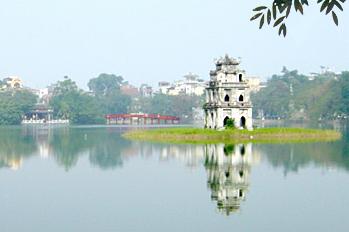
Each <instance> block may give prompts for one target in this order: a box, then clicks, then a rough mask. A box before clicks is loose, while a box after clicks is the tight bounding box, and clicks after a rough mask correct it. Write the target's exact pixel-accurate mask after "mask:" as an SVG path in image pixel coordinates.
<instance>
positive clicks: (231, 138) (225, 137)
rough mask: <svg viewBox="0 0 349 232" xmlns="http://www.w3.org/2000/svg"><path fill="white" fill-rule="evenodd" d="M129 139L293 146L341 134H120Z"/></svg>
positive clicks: (183, 130)
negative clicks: (285, 144) (288, 144)
mask: <svg viewBox="0 0 349 232" xmlns="http://www.w3.org/2000/svg"><path fill="white" fill-rule="evenodd" d="M123 137H125V138H127V139H132V140H140V141H153V142H171V143H244V142H254V143H294V142H320V141H334V140H338V139H340V138H341V133H339V132H337V131H333V130H317V129H305V128H261V129H255V130H253V131H248V130H237V129H229V130H223V131H216V130H210V129H200V128H165V129H150V130H133V131H129V132H126V133H125V134H123Z"/></svg>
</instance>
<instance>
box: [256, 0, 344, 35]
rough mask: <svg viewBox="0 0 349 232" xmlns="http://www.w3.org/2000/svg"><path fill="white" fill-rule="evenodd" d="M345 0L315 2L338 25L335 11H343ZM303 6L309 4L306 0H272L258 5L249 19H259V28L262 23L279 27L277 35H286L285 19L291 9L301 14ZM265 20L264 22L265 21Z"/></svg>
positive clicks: (320, 0) (319, 0)
mask: <svg viewBox="0 0 349 232" xmlns="http://www.w3.org/2000/svg"><path fill="white" fill-rule="evenodd" d="M345 1H346V0H318V1H317V4H319V5H320V12H324V13H326V15H327V14H329V13H331V14H330V15H331V16H332V19H333V22H334V23H335V24H336V25H337V26H338V16H337V14H336V11H338V10H340V11H343V6H342V5H343V3H344V2H345ZM304 6H309V3H308V0H273V1H272V4H271V6H270V7H268V6H265V5H263V6H258V7H256V8H255V9H253V11H254V12H255V15H254V16H253V17H252V18H251V19H250V20H251V21H253V20H256V19H258V20H259V29H261V28H262V27H263V25H265V24H268V25H273V27H279V30H278V31H279V35H281V34H282V35H283V36H284V37H285V36H286V33H287V27H286V19H287V18H288V17H289V16H290V14H291V12H292V10H293V9H294V10H295V12H297V11H299V13H301V14H303V8H304ZM265 22H266V23H265Z"/></svg>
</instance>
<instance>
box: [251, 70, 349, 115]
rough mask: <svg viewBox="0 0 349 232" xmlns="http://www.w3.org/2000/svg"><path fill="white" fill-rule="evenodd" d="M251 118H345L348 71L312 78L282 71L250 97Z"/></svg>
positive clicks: (348, 104)
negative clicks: (251, 106)
mask: <svg viewBox="0 0 349 232" xmlns="http://www.w3.org/2000/svg"><path fill="white" fill-rule="evenodd" d="M251 98H252V102H253V105H254V109H253V113H254V117H257V118H258V117H264V118H267V119H268V118H269V119H279V118H281V119H295V120H299V119H305V120H333V119H345V118H348V116H349V72H342V73H341V74H335V73H332V72H324V73H322V74H317V75H314V76H311V77H309V76H305V75H302V74H299V73H298V71H297V70H293V71H289V70H287V69H286V68H284V69H283V71H282V74H281V75H273V76H272V78H271V79H269V80H268V82H267V87H266V88H263V89H261V90H260V91H259V92H257V93H255V94H252V96H251Z"/></svg>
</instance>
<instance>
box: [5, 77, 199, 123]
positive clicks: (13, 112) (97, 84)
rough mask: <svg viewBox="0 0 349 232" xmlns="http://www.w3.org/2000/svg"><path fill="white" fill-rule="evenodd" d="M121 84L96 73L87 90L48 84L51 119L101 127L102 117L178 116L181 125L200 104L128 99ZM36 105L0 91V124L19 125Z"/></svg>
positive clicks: (185, 99) (66, 82) (191, 99)
mask: <svg viewBox="0 0 349 232" xmlns="http://www.w3.org/2000/svg"><path fill="white" fill-rule="evenodd" d="M125 83H127V82H126V81H125V80H124V79H123V77H121V76H116V75H113V74H100V75H99V76H98V77H96V78H92V79H90V80H89V82H88V87H89V91H85V90H83V89H81V88H79V87H78V86H77V84H76V83H75V82H74V81H73V80H72V79H70V78H69V77H67V76H66V77H64V79H63V80H61V81H58V82H57V83H55V84H53V85H52V87H53V92H52V95H51V96H50V100H49V106H50V107H51V108H52V109H53V114H54V115H53V116H54V118H61V119H69V120H70V122H71V123H73V124H104V123H105V115H106V114H116V113H138V112H142V113H149V114H162V115H173V116H179V117H180V118H181V121H182V122H190V121H191V120H192V118H193V115H192V108H193V107H200V106H201V105H203V99H204V97H203V96H202V97H197V96H184V95H179V96H168V95H163V94H154V96H152V97H142V96H140V95H139V96H133V97H131V96H129V95H126V94H124V93H123V92H122V91H121V86H122V85H123V84H125ZM36 102H37V96H36V95H35V94H33V93H31V92H30V91H29V90H26V89H8V90H3V91H2V92H0V124H1V125H8V124H10V125H15V124H20V122H21V120H22V117H23V115H24V114H25V113H26V112H29V111H30V110H32V109H33V108H34V106H35V104H36Z"/></svg>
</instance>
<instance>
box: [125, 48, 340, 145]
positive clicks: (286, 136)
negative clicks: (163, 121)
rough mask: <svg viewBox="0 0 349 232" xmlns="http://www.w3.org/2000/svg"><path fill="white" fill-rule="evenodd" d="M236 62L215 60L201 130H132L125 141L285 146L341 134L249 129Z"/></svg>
mask: <svg viewBox="0 0 349 232" xmlns="http://www.w3.org/2000/svg"><path fill="white" fill-rule="evenodd" d="M239 65H240V61H239V60H238V59H234V58H232V57H229V55H225V56H224V57H221V58H219V59H217V60H216V62H215V70H212V71H210V82H209V84H208V86H207V87H206V91H205V92H206V103H205V105H204V107H203V109H204V127H205V128H167V129H152V130H136V131H130V132H127V133H125V134H124V137H125V138H129V139H136V140H144V141H157V142H171V143H244V142H254V143H258V142H259V143H263V142H264V143H287V142H317V141H319V142H320V141H334V140H337V139H340V138H341V134H340V133H339V132H337V131H332V130H319V129H305V128H259V129H253V120H252V102H251V98H250V86H249V84H248V83H249V82H248V78H247V75H246V72H245V71H244V70H242V69H241V68H240V66H239Z"/></svg>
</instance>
